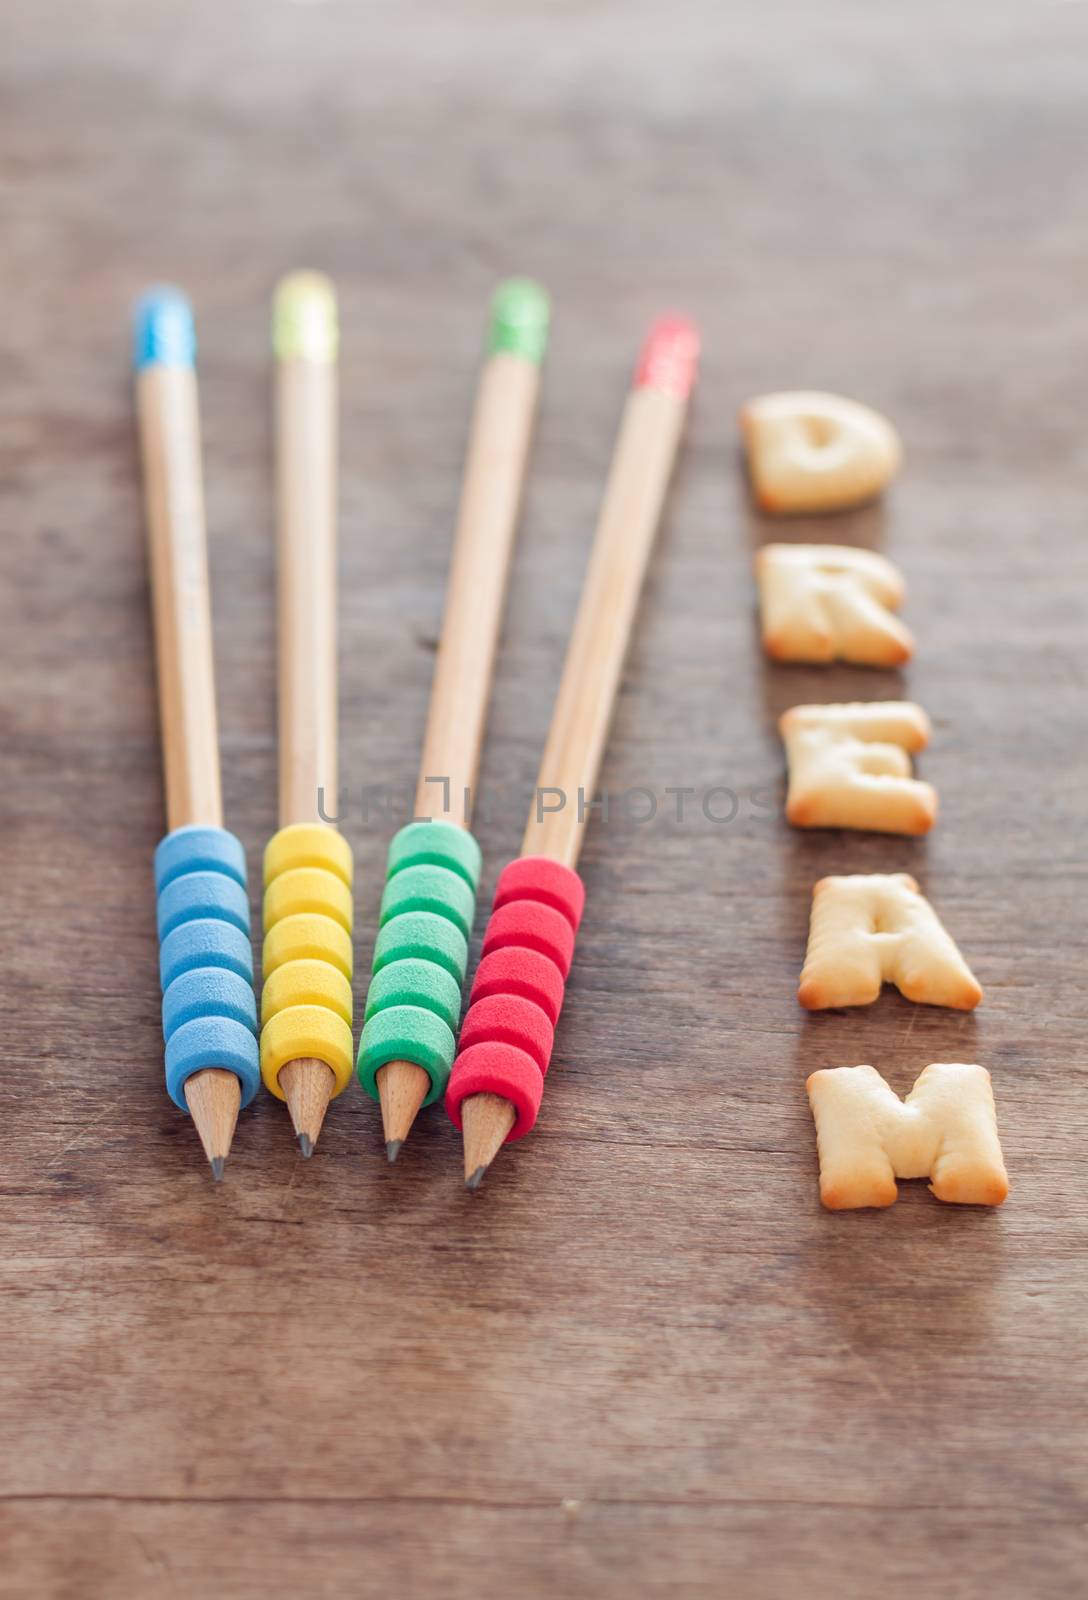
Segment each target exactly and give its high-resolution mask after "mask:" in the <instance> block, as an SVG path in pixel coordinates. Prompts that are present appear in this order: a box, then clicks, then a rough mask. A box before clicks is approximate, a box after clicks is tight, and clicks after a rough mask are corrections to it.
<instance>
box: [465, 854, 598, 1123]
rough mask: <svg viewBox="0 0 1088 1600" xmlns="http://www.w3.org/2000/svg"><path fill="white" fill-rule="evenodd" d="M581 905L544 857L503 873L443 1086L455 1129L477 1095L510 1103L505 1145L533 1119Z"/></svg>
mask: <svg viewBox="0 0 1088 1600" xmlns="http://www.w3.org/2000/svg"><path fill="white" fill-rule="evenodd" d="M584 905H585V890H584V888H583V887H582V880H581V879H580V878H579V876H578V874H577V873H576V872H573V871H572V870H571V869H570V868H569V867H564V866H561V865H560V864H559V862H557V861H551V860H548V859H547V858H546V857H544V856H523V857H522V858H521V859H520V860H519V861H513V862H511V864H510V865H509V866H508V867H507V868H506V869H505V870H504V872H503V873H502V875H501V876H500V878H499V881H498V884H497V885H496V888H495V899H494V903H493V906H492V911H491V920H490V921H489V923H488V925H487V930H486V932H485V934H484V944H483V959H482V960H481V962H480V966H479V970H478V971H477V973H476V980H475V982H474V983H473V985H472V994H471V996H470V1003H469V1008H468V1012H467V1014H466V1016H465V1020H464V1023H463V1024H462V1027H461V1043H460V1049H459V1051H458V1054H457V1060H456V1061H455V1062H454V1064H453V1071H452V1072H451V1074H450V1081H449V1085H448V1087H447V1089H446V1110H447V1111H448V1112H449V1114H450V1117H451V1118H452V1120H453V1122H454V1123H455V1125H456V1126H457V1127H458V1128H460V1126H461V1103H462V1101H463V1100H466V1099H468V1097H469V1096H470V1095H474V1094H497V1095H501V1096H502V1098H503V1099H505V1100H509V1101H510V1103H511V1105H513V1107H514V1109H515V1111H516V1113H517V1115H516V1118H515V1121H514V1126H513V1128H512V1129H511V1130H510V1134H509V1140H514V1139H523V1138H524V1137H525V1135H526V1134H527V1133H528V1132H529V1131H530V1129H531V1128H532V1126H533V1124H534V1123H535V1122H536V1118H537V1113H538V1111H539V1110H540V1100H541V1096H542V1095H543V1092H544V1074H545V1073H546V1072H547V1070H548V1064H549V1062H550V1060H551V1052H552V1037H553V1033H554V1028H555V1024H556V1022H557V1020H558V1018H559V1012H560V1010H561V1009H562V1005H563V992H564V989H565V987H566V977H567V973H568V972H569V971H570V964H571V959H572V957H573V955H574V938H575V934H576V933H577V931H578V924H579V922H580V921H581V920H582V908H583V906H584Z"/></svg>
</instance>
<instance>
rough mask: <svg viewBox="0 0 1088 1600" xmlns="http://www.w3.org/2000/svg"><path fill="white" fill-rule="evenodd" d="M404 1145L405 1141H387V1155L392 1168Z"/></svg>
mask: <svg viewBox="0 0 1088 1600" xmlns="http://www.w3.org/2000/svg"><path fill="white" fill-rule="evenodd" d="M403 1143H404V1140H403V1139H387V1140H386V1141H385V1153H386V1155H387V1157H388V1158H389V1164H390V1166H392V1164H393V1162H394V1161H395V1160H396V1159H397V1157H398V1156H399V1155H400V1147H401V1145H402V1144H403Z"/></svg>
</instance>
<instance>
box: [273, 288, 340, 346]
mask: <svg viewBox="0 0 1088 1600" xmlns="http://www.w3.org/2000/svg"><path fill="white" fill-rule="evenodd" d="M338 342H339V330H338V327H337V321H336V291H335V289H334V288H333V286H332V284H331V283H330V282H329V280H328V278H326V277H325V275H324V273H321V272H290V273H288V275H287V277H286V278H281V279H280V281H279V283H278V284H277V286H276V296H275V300H274V301H273V305H272V348H273V349H274V350H275V352H276V355H277V356H278V357H279V359H280V360H281V361H289V360H291V358H292V357H294V356H301V357H303V358H304V359H305V360H308V361H335V360H336V347H337V344H338Z"/></svg>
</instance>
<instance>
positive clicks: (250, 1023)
mask: <svg viewBox="0 0 1088 1600" xmlns="http://www.w3.org/2000/svg"><path fill="white" fill-rule="evenodd" d="M245 883H246V858H245V852H244V850H243V849H242V846H241V843H240V842H239V840H237V839H236V838H235V837H234V835H233V834H232V833H228V832H227V831H226V829H225V828H203V827H192V828H175V829H174V831H173V832H172V833H168V834H167V836H166V838H165V839H163V841H162V843H161V844H160V845H159V847H158V849H157V850H156V851H155V887H156V890H157V892H158V926H159V941H160V944H159V976H160V978H161V981H162V1031H163V1037H164V1038H165V1040H166V1088H167V1092H168V1093H169V1095H170V1098H171V1100H173V1102H174V1104H175V1105H176V1106H179V1107H180V1108H181V1110H182V1111H188V1109H189V1108H188V1106H187V1104H186V1102H185V1080H186V1079H187V1078H190V1077H192V1075H193V1073H194V1072H202V1071H203V1070H204V1068H205V1067H223V1068H226V1069H227V1070H228V1071H230V1072H233V1073H234V1074H235V1076H236V1077H237V1078H238V1081H239V1083H240V1085H241V1090H242V1104H243V1105H248V1104H249V1102H250V1100H252V1099H253V1096H254V1095H255V1094H256V1092H257V1089H258V1087H259V1086H260V1081H261V1069H260V1054H259V1051H258V1047H257V1002H256V1000H255V998H254V994H253V950H252V946H251V945H250V940H249V900H248V897H247V895H246V888H245Z"/></svg>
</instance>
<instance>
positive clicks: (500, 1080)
mask: <svg viewBox="0 0 1088 1600" xmlns="http://www.w3.org/2000/svg"><path fill="white" fill-rule="evenodd" d="M697 360H698V334H697V332H696V330H695V327H694V325H693V324H692V323H690V322H688V321H687V320H686V319H683V318H669V319H665V320H663V321H661V322H659V323H657V324H656V325H655V326H654V327H653V328H652V329H651V330H650V333H649V335H648V337H647V339H646V342H645V344H644V346H643V350H642V355H641V359H640V361H639V365H638V368H637V371H636V375H635V384H634V388H633V390H632V392H631V394H630V396H629V397H628V400H627V404H626V408H625V410H624V415H623V420H622V423H621V427H620V433H619V439H618V441H617V444H616V450H615V454H614V456H613V460H612V468H611V472H610V474H609V479H608V485H607V488H606V490H605V496H604V503H603V506H602V509H601V514H600V519H599V521H598V524H597V531H596V535H595V537H594V542H593V549H592V552H591V555H590V561H589V567H588V570H587V573H586V578H585V583H584V585H583V589H582V597H581V601H580V603H579V607H578V613H577V616H576V618H575V623H574V629H573V632H572V634H571V639H570V644H569V646H568V649H567V657H566V662H565V665H564V668H563V676H562V679H561V682H560V686H559V693H558V696H557V699H556V702H555V709H554V711H553V714H552V722H551V728H550V731H549V733H548V738H547V743H546V745H545V748H544V755H543V757H542V759H541V764H540V773H539V777H538V780H537V789H536V794H535V796H534V801H533V806H532V808H531V810H530V813H529V821H528V823H527V825H526V829H525V834H524V837H523V840H522V853H521V856H520V858H519V859H518V860H517V861H514V862H512V863H511V864H510V865H509V866H508V867H506V868H505V870H504V871H503V873H502V874H501V875H500V877H499V881H498V885H497V887H496V890H495V900H494V905H493V908H492V915H491V920H490V922H489V923H488V927H487V931H486V933H485V935H484V942H483V947H482V952H481V960H480V965H479V968H478V969H477V973H476V978H475V981H474V983H473V986H472V991H471V995H470V999H469V1009H468V1011H467V1013H466V1015H465V1020H464V1023H463V1025H462V1028H461V1040H460V1049H459V1054H458V1056H457V1060H456V1062H455V1064H454V1067H453V1071H452V1074H451V1076H450V1079H449V1086H448V1089H447V1093H446V1107H447V1110H448V1111H449V1114H450V1116H451V1117H452V1119H453V1121H454V1123H455V1124H456V1125H457V1127H458V1128H460V1129H461V1130H462V1133H463V1137H464V1161H465V1182H466V1183H467V1185H468V1187H469V1188H470V1189H475V1188H477V1187H478V1185H479V1183H480V1181H481V1179H482V1178H483V1176H484V1173H485V1172H486V1171H487V1169H488V1167H489V1166H490V1165H491V1162H492V1161H493V1160H494V1158H495V1156H496V1155H497V1153H498V1151H499V1149H500V1148H501V1147H502V1145H503V1144H504V1143H507V1142H509V1141H511V1140H514V1139H521V1138H524V1137H525V1135H526V1134H527V1133H528V1132H529V1131H530V1130H531V1128H532V1127H533V1125H534V1123H535V1122H536V1118H537V1114H538V1112H539V1109H540V1101H541V1096H542V1094H543V1091H544V1074H545V1073H546V1072H547V1069H548V1064H549V1061H550V1059H551V1050H552V1040H553V1036H554V1030H555V1024H556V1022H557V1020H558V1017H559V1012H560V1008H561V1006H562V1002H563V994H564V989H565V985H566V979H567V974H568V973H569V971H570V965H571V960H572V958H573V954H574V941H575V935H576V934H577V931H578V925H579V922H580V921H581V916H582V909H583V906H584V903H585V891H584V889H583V886H582V880H581V879H580V878H579V876H578V874H577V872H576V871H575V868H576V866H577V863H578V856H579V853H580V851H581V848H582V840H583V836H584V833H585V825H586V820H587V816H588V809H587V808H588V802H589V801H590V800H591V799H592V798H593V795H594V793H595V790H596V786H597V779H598V775H599V773H600V767H601V759H602V756H603V754H604V748H605V743H606V740H607V736H608V727H609V723H610V721H611V717H612V707H613V703H614V701H615V697H616V691H617V688H618V686H619V682H620V675H621V673H622V670H623V661H624V656H625V654H626V651H627V642H628V638H629V636H630V632H631V627H632V624H633V622H634V617H635V611H636V608H637V605H638V599H639V594H640V591H641V589H642V583H643V579H644V577H645V573H646V568H647V565H648V562H649V558H650V552H651V549H652V546H653V540H654V535H655V532H656V530H657V525H658V522H659V520H660V516H661V508H662V505H663V503H664V498H665V492H666V490H667V488H668V483H669V478H670V476H671V473H672V467H673V462H674V460H675V457H676V451H677V447H678V445H679V441H680V434H681V429H682V428H683V424H684V418H685V415H686V412H687V403H688V397H689V395H690V393H691V389H692V385H693V384H694V381H695V371H696V364H697Z"/></svg>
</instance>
